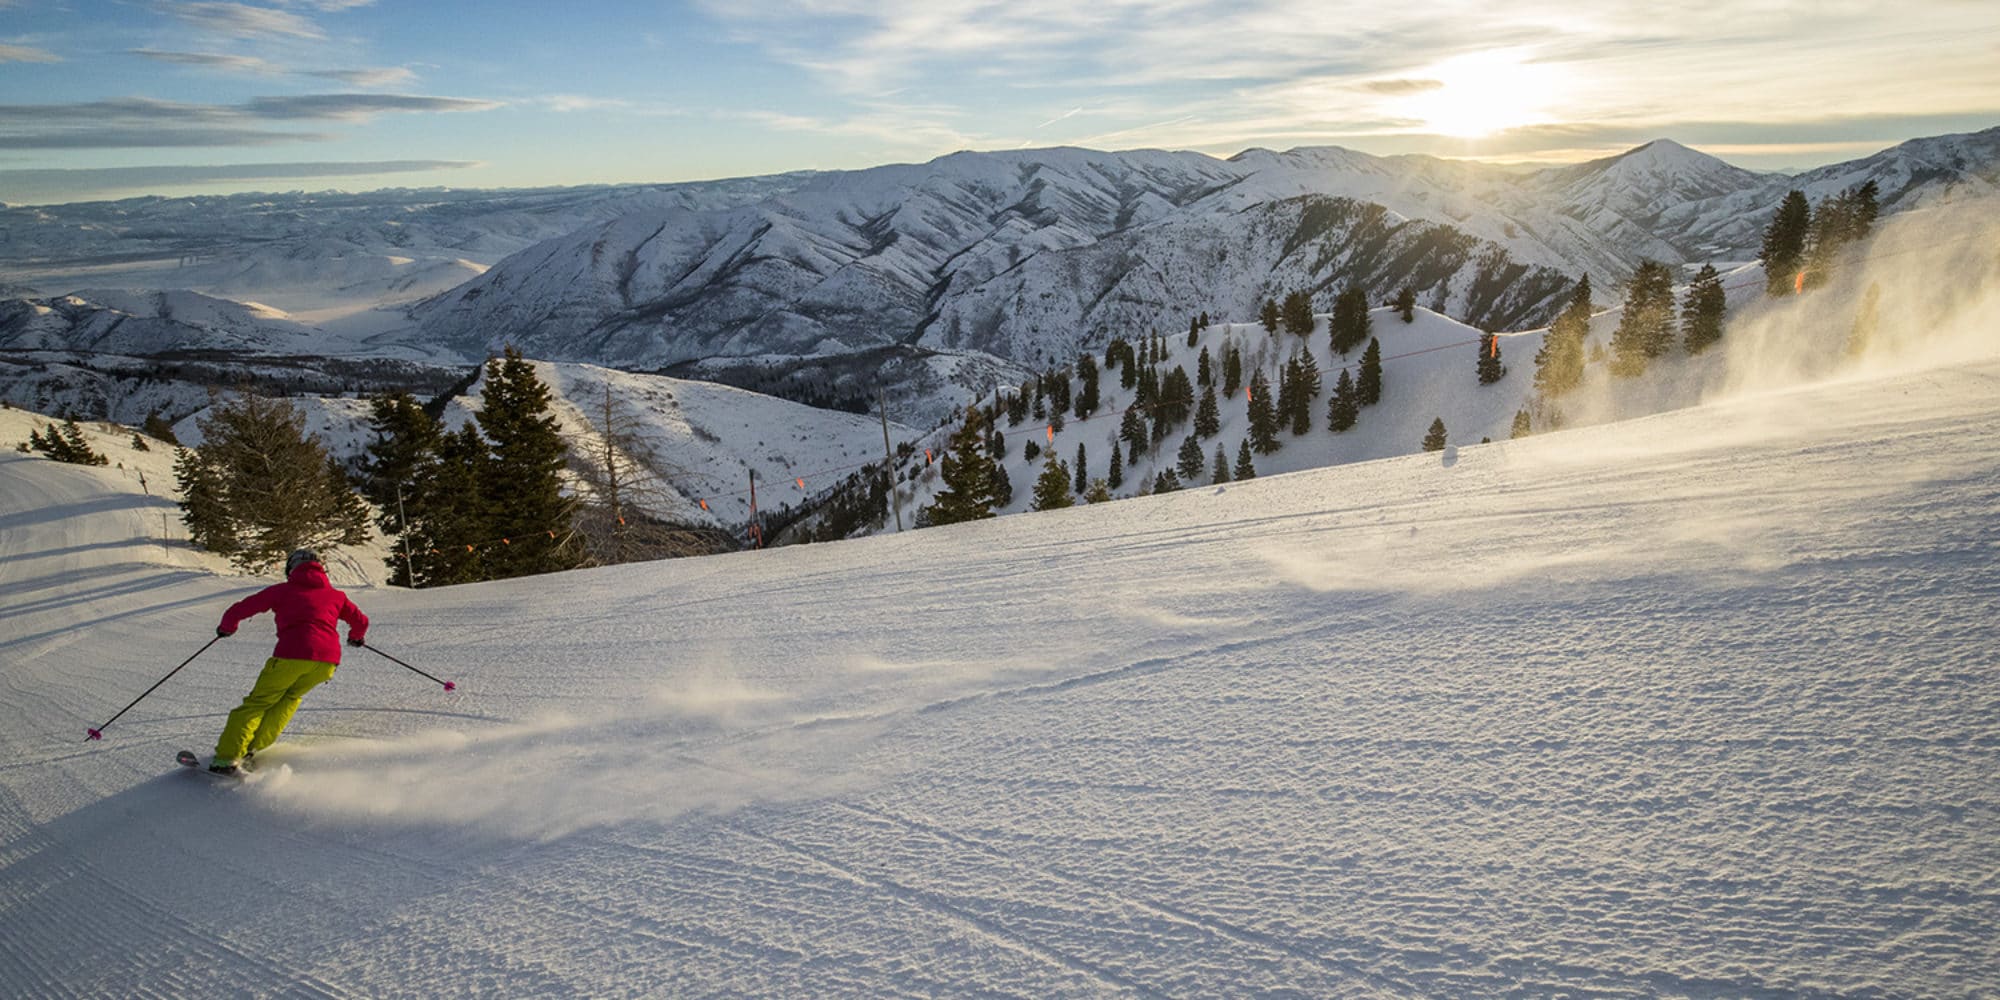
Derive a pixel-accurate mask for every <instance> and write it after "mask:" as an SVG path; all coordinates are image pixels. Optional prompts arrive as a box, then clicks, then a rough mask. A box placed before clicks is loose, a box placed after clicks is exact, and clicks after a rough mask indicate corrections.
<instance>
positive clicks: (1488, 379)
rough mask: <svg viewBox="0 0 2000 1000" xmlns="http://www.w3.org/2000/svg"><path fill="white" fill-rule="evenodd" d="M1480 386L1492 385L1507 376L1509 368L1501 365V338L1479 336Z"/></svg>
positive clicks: (1492, 335) (1488, 335) (1488, 334)
mask: <svg viewBox="0 0 2000 1000" xmlns="http://www.w3.org/2000/svg"><path fill="white" fill-rule="evenodd" d="M1478 372H1479V384H1480V385H1492V384H1493V383H1495V382H1498V381H1500V379H1501V378H1502V377H1503V376H1505V375H1506V374H1507V366H1506V365H1503V364H1501V363H1500V338H1499V337H1498V336H1495V335H1494V334H1491V333H1482V334H1480V335H1479V363H1478Z"/></svg>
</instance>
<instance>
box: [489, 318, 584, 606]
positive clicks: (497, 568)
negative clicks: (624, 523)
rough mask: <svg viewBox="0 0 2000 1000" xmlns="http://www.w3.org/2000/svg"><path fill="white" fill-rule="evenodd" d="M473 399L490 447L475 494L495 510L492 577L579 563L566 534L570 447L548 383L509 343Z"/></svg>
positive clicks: (578, 550)
mask: <svg viewBox="0 0 2000 1000" xmlns="http://www.w3.org/2000/svg"><path fill="white" fill-rule="evenodd" d="M479 398H480V408H479V414H478V418H477V419H478V421H479V430H480V432H481V433H482V434H483V435H484V436H485V438H486V440H487V442H488V445H489V448H490V450H491V452H492V461H490V462H489V463H487V465H486V467H485V472H486V479H485V482H484V483H482V484H481V489H480V493H481V495H482V496H484V497H485V499H486V501H487V503H489V504H490V505H491V507H490V510H491V511H492V514H493V521H492V525H491V528H490V530H489V532H488V535H489V536H490V537H497V538H500V539H502V542H501V545H500V546H499V547H498V548H496V549H494V550H493V551H492V553H491V554H490V555H489V557H488V558H487V559H486V560H485V563H486V566H487V568H488V570H489V572H490V573H491V574H492V578H494V579H505V578H508V577H516V576H527V575H529V574H533V573H552V572H555V571H557V570H565V569H572V568H574V567H576V566H580V565H582V564H583V558H584V553H583V551H582V547H581V546H578V545H575V544H573V543H572V540H571V538H570V534H569V533H570V527H571V526H570V518H571V516H572V515H573V514H574V513H575V509H576V504H575V501H574V500H572V499H571V498H570V497H567V496H565V495H564V494H563V482H562V473H563V467H564V465H565V464H566V463H567V460H568V457H569V446H568V445H566V444H564V443H563V439H562V435H561V434H559V433H557V431H556V420H555V416H554V415H553V414H552V413H550V407H549V403H550V393H549V387H548V386H546V385H544V384H543V383H542V380H541V377H540V376H538V375H536V374H535V366H534V364H533V363H531V362H529V361H527V360H526V359H524V358H523V357H522V356H521V352H520V351H517V350H515V349H514V348H512V347H509V348H507V349H506V352H505V354H504V355H503V356H502V357H499V358H492V359H489V360H488V361H487V362H486V380H485V384H484V385H483V386H482V387H481V388H480V394H479Z"/></svg>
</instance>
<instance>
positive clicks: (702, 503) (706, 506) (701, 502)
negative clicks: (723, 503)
mask: <svg viewBox="0 0 2000 1000" xmlns="http://www.w3.org/2000/svg"><path fill="white" fill-rule="evenodd" d="M695 503H698V504H700V505H701V509H702V510H707V509H708V501H706V500H696V501H695Z"/></svg>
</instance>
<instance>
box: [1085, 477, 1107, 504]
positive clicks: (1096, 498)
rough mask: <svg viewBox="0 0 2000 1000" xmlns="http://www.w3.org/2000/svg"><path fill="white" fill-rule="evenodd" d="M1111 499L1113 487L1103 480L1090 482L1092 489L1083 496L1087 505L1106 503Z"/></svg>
mask: <svg viewBox="0 0 2000 1000" xmlns="http://www.w3.org/2000/svg"><path fill="white" fill-rule="evenodd" d="M1110 499H1111V486H1110V484H1108V483H1106V482H1105V481H1104V480H1102V479H1093V480H1091V481H1090V489H1089V490H1087V491H1085V492H1084V494H1083V501H1084V502H1085V503H1105V502H1107V501H1109V500H1110Z"/></svg>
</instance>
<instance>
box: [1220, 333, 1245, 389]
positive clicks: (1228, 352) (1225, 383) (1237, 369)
mask: <svg viewBox="0 0 2000 1000" xmlns="http://www.w3.org/2000/svg"><path fill="white" fill-rule="evenodd" d="M1242 386H1243V352H1242V351H1240V350H1238V349H1237V347H1236V345H1235V344H1234V343H1231V344H1229V345H1228V346H1226V347H1224V348H1223V349H1222V398H1224V399H1233V398H1235V396H1236V390H1237V389H1240V388H1242Z"/></svg>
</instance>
